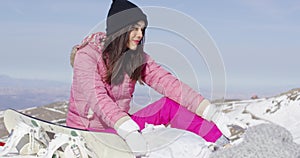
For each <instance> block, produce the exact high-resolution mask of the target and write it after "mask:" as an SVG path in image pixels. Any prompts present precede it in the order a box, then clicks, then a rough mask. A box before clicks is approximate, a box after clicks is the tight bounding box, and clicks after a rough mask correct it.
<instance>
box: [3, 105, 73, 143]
mask: <svg viewBox="0 0 300 158" xmlns="http://www.w3.org/2000/svg"><path fill="white" fill-rule="evenodd" d="M67 107H68V103H67V102H55V103H52V104H49V105H45V106H40V107H34V108H29V109H24V110H20V111H22V112H24V113H26V114H29V115H31V116H33V117H37V118H40V119H43V120H47V121H50V122H54V123H59V124H64V123H65V118H66V113H67V110H68V108H67ZM7 135H8V131H6V129H5V127H4V124H3V116H2V114H1V113H0V138H1V137H4V136H7Z"/></svg>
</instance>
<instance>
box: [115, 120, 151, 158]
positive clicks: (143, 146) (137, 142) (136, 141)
mask: <svg viewBox="0 0 300 158" xmlns="http://www.w3.org/2000/svg"><path fill="white" fill-rule="evenodd" d="M139 130H140V128H139V126H138V125H137V123H135V122H134V121H133V120H132V119H130V120H127V121H125V122H124V123H122V124H121V125H120V127H119V128H118V129H117V133H118V134H119V136H121V137H122V138H123V139H124V140H125V141H126V143H127V145H128V146H129V148H130V149H131V151H132V153H133V154H134V155H135V156H137V157H138V156H146V155H147V153H148V144H147V142H146V140H145V138H144V136H143V135H142V134H141V133H140V132H139Z"/></svg>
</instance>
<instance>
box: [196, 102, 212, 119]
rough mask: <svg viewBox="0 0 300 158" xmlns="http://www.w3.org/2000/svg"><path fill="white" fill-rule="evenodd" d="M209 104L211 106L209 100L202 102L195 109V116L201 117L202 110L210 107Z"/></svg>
mask: <svg viewBox="0 0 300 158" xmlns="http://www.w3.org/2000/svg"><path fill="white" fill-rule="evenodd" d="M210 104H211V103H210V101H209V100H207V99H204V100H202V101H201V102H200V104H199V106H198V108H197V109H196V114H197V115H198V116H202V115H203V112H204V110H205V108H206V107H207V106H208V105H210Z"/></svg>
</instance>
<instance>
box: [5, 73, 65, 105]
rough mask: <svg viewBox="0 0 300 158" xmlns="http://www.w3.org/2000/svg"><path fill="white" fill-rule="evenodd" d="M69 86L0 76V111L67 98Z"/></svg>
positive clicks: (48, 81) (46, 81) (54, 82)
mask: <svg viewBox="0 0 300 158" xmlns="http://www.w3.org/2000/svg"><path fill="white" fill-rule="evenodd" d="M69 91H70V84H69V83H64V82H58V81H50V80H34V79H16V78H12V77H9V76H6V75H0V110H4V109H7V108H14V109H24V108H29V107H34V106H41V105H46V104H49V103H53V102H56V101H64V100H67V99H68V98H69Z"/></svg>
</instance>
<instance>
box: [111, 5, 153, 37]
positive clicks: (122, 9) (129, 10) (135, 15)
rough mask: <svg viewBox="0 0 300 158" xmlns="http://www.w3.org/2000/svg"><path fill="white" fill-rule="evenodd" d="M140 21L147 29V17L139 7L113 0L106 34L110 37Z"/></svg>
mask: <svg viewBox="0 0 300 158" xmlns="http://www.w3.org/2000/svg"><path fill="white" fill-rule="evenodd" d="M140 20H143V21H144V22H145V27H146V26H147V25H148V21H147V16H146V15H145V14H144V13H143V11H142V10H141V9H140V8H139V7H138V6H136V5H135V4H133V3H131V2H129V1H127V0H113V3H112V4H111V7H110V9H109V11H108V15H107V19H106V34H107V35H108V36H109V35H111V34H113V33H115V32H118V31H119V30H121V29H122V28H124V27H126V26H128V25H132V24H135V23H136V22H138V21H140Z"/></svg>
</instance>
